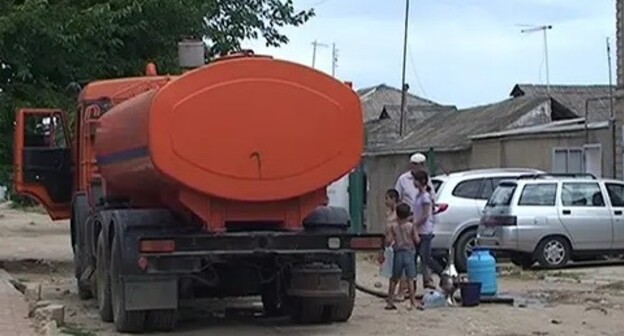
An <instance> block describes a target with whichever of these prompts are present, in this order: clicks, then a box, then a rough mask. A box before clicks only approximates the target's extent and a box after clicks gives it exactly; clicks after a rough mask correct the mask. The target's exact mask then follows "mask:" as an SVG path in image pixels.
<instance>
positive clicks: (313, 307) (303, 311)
mask: <svg viewBox="0 0 624 336" xmlns="http://www.w3.org/2000/svg"><path fill="white" fill-rule="evenodd" d="M323 308H324V306H323V305H322V304H319V303H316V302H310V301H308V300H305V299H296V300H295V303H294V305H293V307H292V308H291V313H290V317H291V319H292V320H293V321H294V322H296V323H299V324H312V323H319V322H321V321H323V310H324V309H323Z"/></svg>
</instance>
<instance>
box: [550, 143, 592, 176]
mask: <svg viewBox="0 0 624 336" xmlns="http://www.w3.org/2000/svg"><path fill="white" fill-rule="evenodd" d="M553 172H554V173H570V174H574V173H584V172H585V167H584V164H583V148H557V149H555V151H554V156H553Z"/></svg>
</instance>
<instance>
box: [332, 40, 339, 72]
mask: <svg viewBox="0 0 624 336" xmlns="http://www.w3.org/2000/svg"><path fill="white" fill-rule="evenodd" d="M337 67H338V49H337V48H336V43H332V77H336V68H337Z"/></svg>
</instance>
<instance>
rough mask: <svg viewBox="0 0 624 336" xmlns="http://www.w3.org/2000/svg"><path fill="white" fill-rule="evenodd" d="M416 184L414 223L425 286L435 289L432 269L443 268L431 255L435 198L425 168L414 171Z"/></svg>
mask: <svg viewBox="0 0 624 336" xmlns="http://www.w3.org/2000/svg"><path fill="white" fill-rule="evenodd" d="M414 186H415V187H416V188H417V189H418V194H417V195H416V197H415V198H414V203H413V205H412V211H413V213H414V225H415V226H416V229H417V230H418V236H419V237H420V244H418V255H419V256H420V261H421V263H422V266H423V267H422V273H423V286H424V287H425V288H432V289H435V288H436V287H435V285H434V284H433V283H431V282H432V279H431V271H432V270H433V271H434V272H435V273H437V274H438V275H439V274H441V273H442V271H443V268H442V266H440V264H438V263H437V262H436V261H435V260H434V259H433V258H432V255H431V240H433V198H432V196H431V192H432V190H431V187H430V186H429V175H428V174H427V172H425V171H423V170H419V171H417V172H414Z"/></svg>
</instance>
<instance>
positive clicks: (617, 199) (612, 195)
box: [605, 183, 624, 207]
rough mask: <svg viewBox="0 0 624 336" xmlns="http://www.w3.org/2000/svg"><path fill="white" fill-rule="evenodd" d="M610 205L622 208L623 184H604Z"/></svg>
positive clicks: (623, 200)
mask: <svg viewBox="0 0 624 336" xmlns="http://www.w3.org/2000/svg"><path fill="white" fill-rule="evenodd" d="M605 185H606V186H607V192H608V193H609V199H610V200H611V205H613V206H614V207H624V184H619V183H605Z"/></svg>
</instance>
